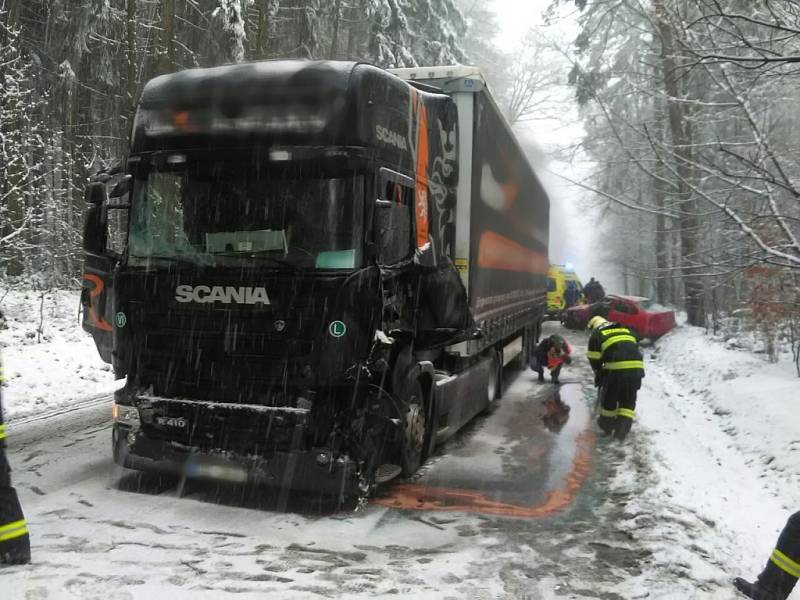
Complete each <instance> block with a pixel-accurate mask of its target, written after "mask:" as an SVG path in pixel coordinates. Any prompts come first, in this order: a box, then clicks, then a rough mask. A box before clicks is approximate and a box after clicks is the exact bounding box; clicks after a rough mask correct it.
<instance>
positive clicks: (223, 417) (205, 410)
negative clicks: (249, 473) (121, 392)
mask: <svg viewBox="0 0 800 600" xmlns="http://www.w3.org/2000/svg"><path fill="white" fill-rule="evenodd" d="M293 424H294V421H293V418H292V415H282V414H264V413H258V412H254V411H251V410H247V409H245V408H225V407H220V406H219V405H216V404H215V405H211V406H208V407H206V406H203V405H202V404H200V403H191V404H183V403H174V402H153V403H152V404H151V407H150V408H147V409H144V410H143V414H142V427H143V430H144V433H145V435H147V436H148V437H150V438H152V439H159V440H165V441H170V442H177V443H180V444H184V445H186V446H194V447H197V448H200V450H202V451H204V452H208V451H212V450H221V451H226V452H235V453H237V454H241V455H245V456H247V455H254V456H268V455H269V454H270V453H271V452H275V451H288V450H289V449H290V448H291V443H292V433H293V429H294V427H293Z"/></svg>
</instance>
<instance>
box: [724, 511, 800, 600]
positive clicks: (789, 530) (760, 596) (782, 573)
mask: <svg viewBox="0 0 800 600" xmlns="http://www.w3.org/2000/svg"><path fill="white" fill-rule="evenodd" d="M798 578H800V511H798V512H796V513H794V514H793V515H792V516H791V517H789V520H788V521H787V522H786V526H785V527H784V528H783V531H782V532H781V535H780V537H778V543H777V545H776V546H775V550H773V552H772V556H770V557H769V560H768V561H767V564H766V566H765V567H764V570H763V571H761V574H760V575H759V576H758V579H756V581H755V582H754V583H750V582H749V581H747V580H745V579H742V578H741V577H737V578H736V579H734V580H733V585H735V586H736V589H738V590H739V591H740V592H742V593H743V594H744V595H745V596H747V597H748V598H753V600H786V599H787V598H788V597H789V595H790V594H791V593H792V590H793V589H794V586H795V584H796V583H797V580H798Z"/></svg>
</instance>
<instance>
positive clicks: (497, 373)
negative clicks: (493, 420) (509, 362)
mask: <svg viewBox="0 0 800 600" xmlns="http://www.w3.org/2000/svg"><path fill="white" fill-rule="evenodd" d="M491 361H492V364H491V367H490V370H489V377H488V379H487V381H486V406H485V407H484V409H483V411H482V413H483V414H486V415H488V414H491V412H492V411H493V410H494V408H495V404H496V403H497V401H498V400H499V399H500V397H501V396H502V395H503V361H502V360H501V358H500V353H499V352H498V351H496V350H493V351H492V354H491Z"/></svg>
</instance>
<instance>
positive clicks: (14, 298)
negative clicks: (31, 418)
mask: <svg viewBox="0 0 800 600" xmlns="http://www.w3.org/2000/svg"><path fill="white" fill-rule="evenodd" d="M79 300H80V292H79V291H77V290H75V291H73V290H52V291H48V292H35V291H30V290H28V291H17V290H12V291H10V292H8V293H5V292H4V291H2V290H0V311H1V312H2V313H3V314H4V316H5V320H4V322H0V358H2V361H3V366H4V372H5V387H4V389H3V409H4V411H5V414H6V418H8V419H14V418H19V417H23V416H26V415H30V414H32V413H36V412H39V411H41V410H45V409H48V408H53V407H57V406H63V405H66V404H70V403H72V402H75V401H77V400H84V399H86V398H87V397H90V396H93V395H97V394H102V393H108V392H111V391H113V390H114V389H115V388H116V387H117V386H118V385H119V384H118V383H117V382H115V381H114V376H113V373H112V372H111V367H110V366H109V365H107V364H105V363H103V361H101V360H100V357H99V356H98V354H97V350H96V349H95V346H94V342H93V341H92V338H91V336H90V335H88V334H87V333H85V332H84V331H83V330H82V329H81V325H80V313H79V308H80V303H79ZM3 323H4V325H3Z"/></svg>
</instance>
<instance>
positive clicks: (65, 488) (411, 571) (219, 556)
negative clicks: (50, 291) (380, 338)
mask: <svg viewBox="0 0 800 600" xmlns="http://www.w3.org/2000/svg"><path fill="white" fill-rule="evenodd" d="M555 327H556V326H554V325H551V328H553V329H554V328H555ZM570 341H571V343H572V344H573V346H574V348H575V351H576V360H575V361H574V363H573V365H572V366H570V367H567V368H566V369H565V371H564V373H563V374H562V377H561V379H562V385H561V386H560V387H556V386H554V385H552V384H550V383H544V384H540V383H538V382H536V381H535V374H533V373H532V372H531V371H529V370H526V371H523V372H518V373H516V374H514V373H512V372H509V373H508V374H507V375H508V381H507V389H506V390H505V392H504V395H503V398H502V399H501V400H500V401H499V402H498V403H497V405H496V406H495V407H494V409H493V410H492V411H491V412H490V413H489V414H488V415H485V416H481V417H479V418H477V419H476V420H475V421H474V422H473V423H472V424H470V425H469V426H468V427H467V428H466V429H465V430H464V431H462V432H461V433H459V434H458V435H457V436H456V437H455V438H454V439H453V440H452V441H450V442H448V443H447V444H445V445H444V446H443V447H441V448H439V449H438V451H437V453H436V455H435V456H434V457H433V458H432V459H431V460H429V461H428V463H427V464H426V465H425V466H424V467H423V469H422V470H421V471H420V473H419V474H418V475H417V476H416V477H415V478H414V479H413V480H412V481H396V482H393V483H392V484H390V485H388V486H386V487H385V488H384V489H383V490H381V491H380V493H379V494H378V495H377V496H376V497H375V498H373V500H372V501H371V502H370V504H369V505H368V506H365V507H361V508H360V510H358V511H357V512H354V511H348V510H340V511H336V510H335V507H332V506H331V505H330V503H326V501H325V500H323V499H320V498H314V497H308V496H303V497H299V498H292V499H291V501H290V503H289V505H288V506H286V510H285V511H278V510H276V508H277V506H278V499H279V495H278V494H276V493H275V492H273V491H270V490H265V489H264V488H253V487H251V486H241V485H234V484H227V483H214V482H203V481H191V480H190V481H188V482H180V481H178V480H176V479H175V478H170V477H162V476H158V475H148V474H138V473H134V472H130V471H127V470H125V469H122V468H120V467H117V466H115V465H114V464H113V462H112V461H111V448H110V437H111V436H110V423H109V412H110V408H109V407H110V400H108V399H93V400H90V401H87V402H86V403H84V405H83V406H82V407H80V408H79V409H78V410H76V411H73V412H66V413H64V412H61V413H58V414H53V415H51V416H49V417H48V418H42V416H40V417H37V418H34V419H28V420H23V421H20V422H17V423H12V425H11V427H10V432H9V436H10V438H11V450H10V452H11V459H12V464H13V466H14V468H15V472H14V478H15V483H16V484H17V486H18V490H19V492H20V495H21V497H22V500H23V504H24V507H25V510H26V513H27V516H28V520H29V523H30V529H31V531H32V534H33V544H34V557H35V560H36V564H34V565H33V566H32V567H14V568H11V569H7V570H5V571H3V572H0V589H4V586H5V585H7V584H10V587H9V588H5V589H10V590H11V595H10V596H9V597H10V598H17V597H19V598H49V597H52V598H62V597H64V598H95V597H96V598H104V599H105V598H125V599H126V600H127V599H128V598H151V597H162V596H164V595H167V594H169V596H170V598H171V600H174V599H176V598H182V597H187V598H189V597H191V598H225V597H236V598H246V597H254V598H255V597H259V598H262V597H264V596H265V595H274V597H280V598H295V597H296V598H316V597H319V598H336V597H348V598H358V597H365V598H367V597H369V598H374V597H383V596H395V597H396V595H397V594H400V595H403V596H413V597H422V598H426V597H430V598H447V597H451V598H481V597H485V598H534V599H535V598H551V597H560V596H564V595H565V594H567V597H591V598H617V599H619V598H624V597H626V596H624V595H620V594H619V593H617V592H615V591H614V589H615V586H617V585H618V583H619V582H621V581H624V580H625V579H626V578H627V577H630V576H633V575H636V574H637V573H638V572H639V570H638V567H637V564H638V563H639V562H640V561H641V560H642V557H643V556H645V557H646V554H643V553H642V550H641V548H637V547H636V545H635V544H634V543H632V540H631V537H630V535H626V534H623V533H620V532H619V531H617V530H616V529H615V525H614V523H615V520H616V518H617V517H618V513H619V510H621V506H623V505H624V498H620V497H614V498H609V497H607V496H606V495H605V494H603V493H602V491H601V492H600V493H598V484H601V483H602V482H603V481H605V480H606V479H608V477H609V476H610V475H612V474H613V471H614V469H615V468H616V467H617V466H619V465H621V464H623V463H624V462H625V455H624V452H622V451H621V450H620V449H619V448H614V447H611V446H609V445H608V443H607V440H596V439H595V436H594V433H593V425H592V419H591V414H590V411H591V404H592V396H593V388H591V386H587V385H585V384H584V382H588V381H591V378H590V376H589V375H590V369H589V366H588V363H587V362H586V361H585V359H584V358H583V357H582V352H583V348H584V347H585V336H584V334H582V333H581V334H570ZM598 457H601V459H600V460H598ZM631 493H635V491H632V492H631ZM587 561H588V562H587ZM598 561H599V562H598ZM603 590H605V591H603ZM3 597H4V598H5V597H6V596H5V595H3Z"/></svg>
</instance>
